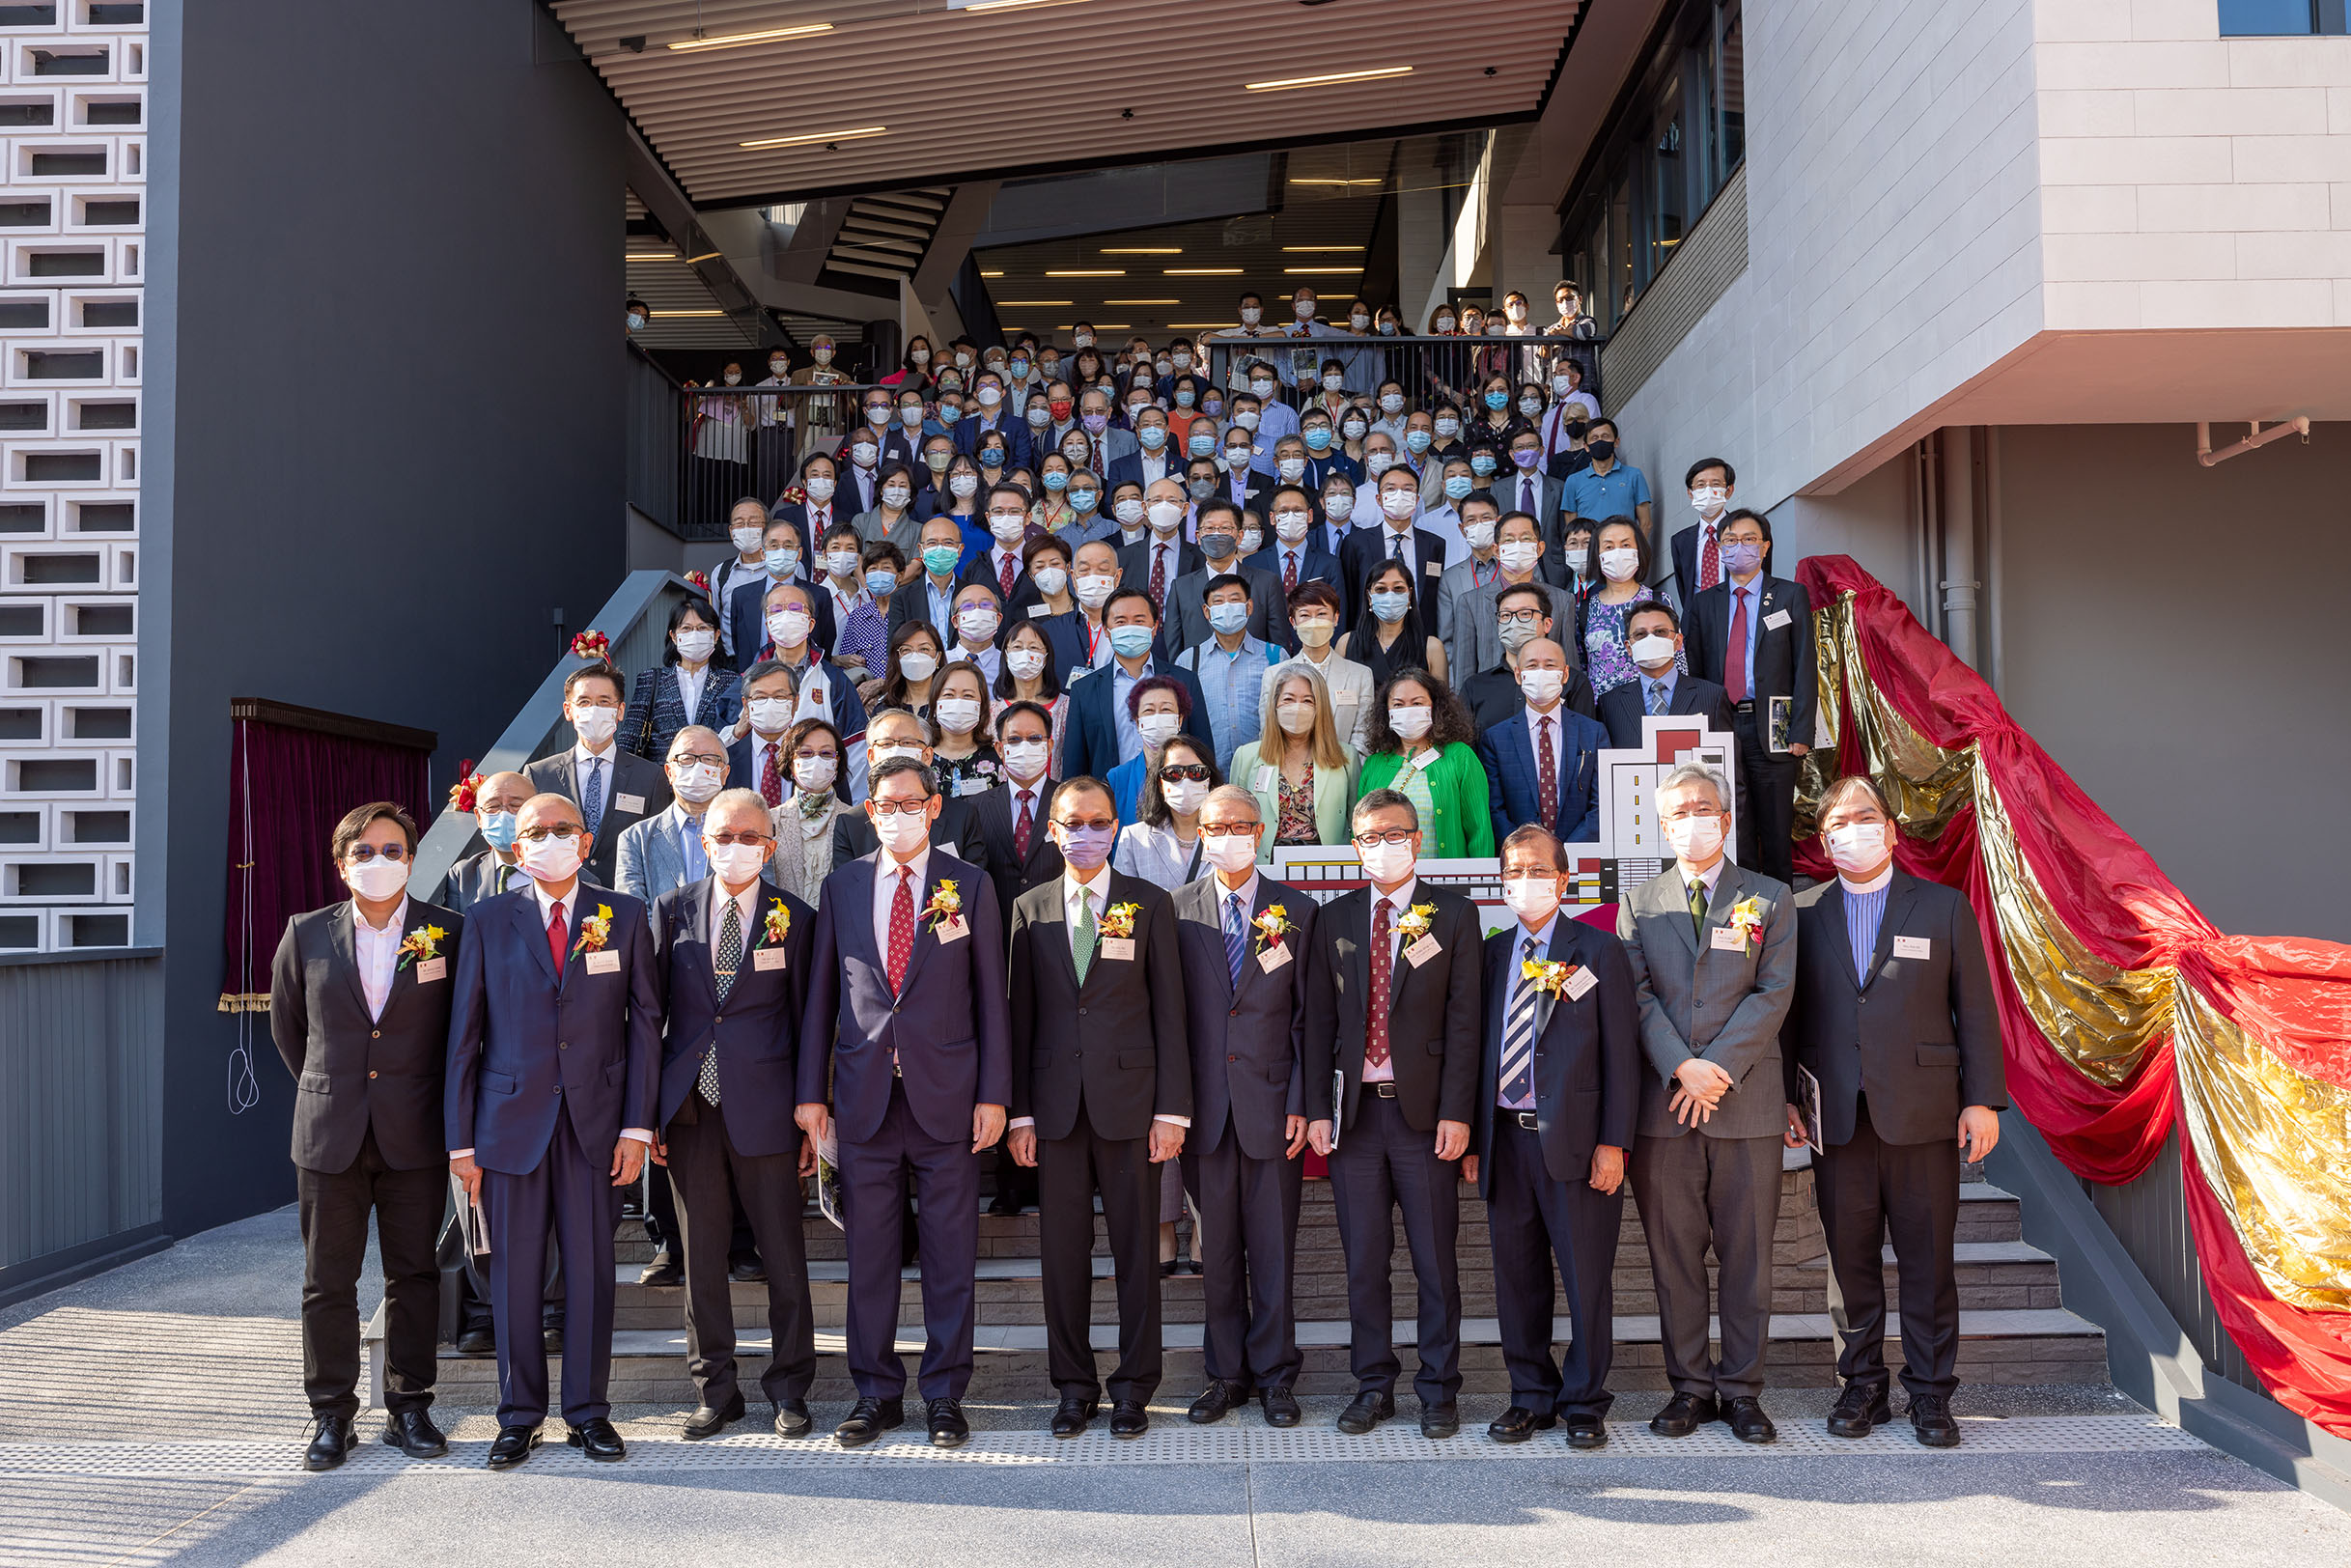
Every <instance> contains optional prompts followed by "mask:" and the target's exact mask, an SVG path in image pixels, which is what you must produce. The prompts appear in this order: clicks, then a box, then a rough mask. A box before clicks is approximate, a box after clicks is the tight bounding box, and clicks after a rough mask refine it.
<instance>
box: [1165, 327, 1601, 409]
mask: <svg viewBox="0 0 2351 1568" xmlns="http://www.w3.org/2000/svg"><path fill="white" fill-rule="evenodd" d="M1199 341H1200V342H1201V343H1202V344H1203V345H1205V346H1206V347H1207V349H1208V354H1209V361H1208V374H1209V376H1210V377H1211V378H1212V379H1214V380H1215V381H1216V382H1217V385H1219V386H1222V387H1225V388H1227V389H1228V390H1233V391H1239V390H1242V389H1243V388H1245V387H1246V386H1247V384H1248V378H1247V376H1246V375H1245V374H1244V372H1245V370H1246V368H1247V367H1248V366H1249V365H1250V363H1251V362H1252V361H1261V362H1263V363H1264V364H1265V365H1267V366H1268V367H1270V368H1271V369H1272V370H1273V378H1274V380H1275V381H1276V382H1278V383H1279V384H1280V387H1281V391H1280V394H1279V395H1280V396H1281V397H1282V398H1283V399H1284V400H1285V401H1287V402H1289V403H1291V404H1293V405H1298V404H1302V403H1305V402H1307V401H1310V400H1311V399H1313V398H1314V397H1316V396H1318V395H1319V394H1320V393H1321V392H1322V390H1323V385H1322V376H1323V368H1324V365H1325V364H1326V363H1327V362H1329V361H1331V360H1336V361H1338V365H1339V374H1340V375H1341V376H1342V377H1343V378H1345V379H1344V381H1343V383H1342V390H1344V391H1346V392H1349V393H1356V392H1377V391H1378V390H1379V388H1380V385H1381V383H1382V382H1384V381H1389V380H1393V381H1398V382H1401V383H1402V384H1403V387H1404V395H1405V396H1406V397H1407V398H1408V399H1410V400H1411V406H1413V407H1415V408H1423V407H1427V406H1430V405H1431V404H1432V403H1435V402H1438V401H1441V400H1448V399H1449V400H1451V401H1454V402H1457V403H1461V404H1463V405H1465V406H1466V405H1468V404H1469V403H1470V402H1471V401H1472V400H1473V399H1475V398H1476V397H1477V396H1478V394H1479V393H1480V392H1482V391H1483V390H1484V388H1485V386H1486V383H1487V382H1489V381H1491V380H1492V379H1493V378H1495V377H1497V376H1501V377H1505V378H1508V379H1509V381H1510V382H1511V384H1512V386H1513V388H1514V389H1515V388H1516V387H1517V386H1518V385H1519V384H1521V383H1525V382H1531V383H1533V384H1534V385H1537V386H1540V387H1543V388H1545V389H1546V390H1547V391H1548V389H1549V387H1550V384H1551V374H1552V366H1553V361H1554V360H1556V359H1557V358H1558V357H1559V356H1560V355H1562V354H1564V355H1565V356H1566V357H1567V358H1569V359H1571V360H1573V361H1574V362H1575V364H1576V367H1577V369H1578V370H1580V371H1581V373H1582V375H1583V383H1582V386H1581V390H1582V391H1585V392H1589V393H1590V394H1591V395H1592V396H1593V397H1594V398H1599V397H1601V396H1602V395H1603V394H1602V392H1601V388H1600V350H1602V348H1604V347H1605V346H1606V344H1607V341H1608V340H1607V339H1605V338H1602V337H1600V336H1597V335H1594V336H1591V337H1549V336H1544V337H1511V336H1507V335H1503V334H1497V333H1487V334H1484V335H1482V336H1479V337H1459V336H1455V337H1402V336H1398V337H1381V336H1377V335H1375V336H1372V337H1367V338H1358V337H1357V336H1355V335H1354V334H1353V333H1344V334H1339V335H1335V336H1319V335H1318V336H1315V337H1297V338H1294V337H1285V336H1281V335H1279V334H1277V333H1273V332H1269V333H1268V334H1267V335H1265V336H1262V337H1241V336H1238V335H1236V334H1233V333H1217V334H1204V335H1203V336H1202V337H1201V338H1200V339H1199Z"/></svg>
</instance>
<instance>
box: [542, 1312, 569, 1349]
mask: <svg viewBox="0 0 2351 1568" xmlns="http://www.w3.org/2000/svg"><path fill="white" fill-rule="evenodd" d="M539 1342H540V1343H541V1344H542V1345H545V1346H546V1353H547V1354H548V1355H549V1356H561V1355H562V1354H563V1308H561V1307H557V1308H556V1309H555V1310H553V1311H552V1312H547V1313H544V1314H542V1315H541V1317H540V1319H539Z"/></svg>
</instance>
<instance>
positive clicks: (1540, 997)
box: [1469, 910, 1643, 1199]
mask: <svg viewBox="0 0 2351 1568" xmlns="http://www.w3.org/2000/svg"><path fill="white" fill-rule="evenodd" d="M1525 937H1526V929H1525V927H1524V926H1522V925H1520V924H1519V923H1518V922H1517V921H1515V920H1514V921H1512V922H1511V924H1510V925H1509V927H1508V928H1507V929H1506V930H1502V931H1497V932H1496V933H1495V934H1494V935H1493V936H1491V937H1488V938H1486V1045H1485V1056H1484V1066H1483V1069H1482V1070H1481V1073H1480V1075H1479V1078H1478V1090H1477V1128H1476V1131H1475V1132H1474V1133H1472V1134H1470V1138H1469V1147H1470V1149H1471V1150H1472V1151H1473V1152H1474V1153H1475V1154H1476V1155H1477V1157H1478V1162H1477V1192H1478V1196H1480V1197H1483V1198H1489V1199H1490V1198H1492V1197H1493V1196H1494V1126H1495V1122H1496V1120H1497V1117H1499V1116H1500V1115H1501V1114H1502V1111H1501V1108H1500V1106H1497V1104H1496V1102H1497V1100H1499V1099H1500V1097H1501V1086H1502V1085H1501V1071H1502V1033H1503V1030H1504V1029H1505V1028H1506V1027H1507V1025H1508V1023H1509V1017H1508V1013H1509V1007H1510V979H1511V976H1512V975H1513V974H1515V973H1517V972H1518V969H1519V966H1520V964H1521V963H1522V962H1523V953H1524V948H1523V945H1522V944H1523V943H1524V942H1525ZM1543 956H1544V957H1545V958H1547V959H1549V960H1551V961H1552V962H1553V963H1556V964H1571V965H1574V966H1576V967H1577V968H1580V969H1588V970H1590V971H1591V974H1592V977H1593V980H1594V982H1595V984H1594V985H1593V986H1592V987H1591V988H1590V989H1589V990H1587V991H1585V992H1584V994H1582V995H1581V996H1577V997H1572V998H1571V997H1570V996H1568V994H1566V993H1565V992H1559V993H1557V994H1553V993H1550V992H1537V993H1536V994H1535V1047H1534V1052H1535V1053H1534V1089H1535V1138H1536V1141H1537V1142H1539V1143H1540V1144H1541V1145H1542V1148H1543V1168H1544V1170H1545V1171H1546V1172H1548V1173H1549V1174H1550V1176H1551V1179H1552V1180H1553V1181H1554V1182H1573V1183H1581V1182H1584V1181H1587V1180H1589V1179H1590V1176H1591V1169H1592V1151H1593V1150H1594V1149H1595V1148H1597V1147H1599V1146H1600V1145H1601V1144H1604V1143H1605V1144H1607V1145H1609V1147H1610V1148H1614V1149H1623V1150H1625V1151H1626V1152H1628V1153H1630V1152H1631V1150H1632V1148H1633V1126H1634V1123H1635V1121H1636V1120H1637V1118H1638V1116H1639V1114H1640V1080H1641V1078H1642V1076H1643V1075H1642V1073H1641V1057H1640V999H1639V997H1638V995H1637V994H1636V991H1635V987H1634V984H1633V965H1632V962H1631V961H1630V960H1628V959H1627V958H1626V957H1625V949H1624V943H1622V942H1620V941H1618V940H1617V939H1616V938H1613V937H1611V936H1609V934H1608V933H1607V932H1605V931H1601V930H1597V929H1595V928H1594V927H1592V926H1588V925H1586V924H1584V923H1583V922H1582V921H1581V920H1578V919H1575V918H1574V917H1572V916H1570V915H1569V914H1568V913H1567V912H1566V911H1565V910H1561V911H1559V913H1558V914H1556V915H1554V916H1553V923H1552V928H1551V943H1550V945H1549V946H1548V947H1546V948H1545V949H1544V950H1543Z"/></svg>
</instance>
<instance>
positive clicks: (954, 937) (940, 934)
mask: <svg viewBox="0 0 2351 1568" xmlns="http://www.w3.org/2000/svg"><path fill="white" fill-rule="evenodd" d="M931 935H932V936H934V937H937V938H938V939H939V940H940V941H941V942H960V941H962V940H963V939H964V938H966V937H968V936H970V935H971V928H970V927H969V926H967V925H966V924H964V917H963V916H962V915H960V914H959V915H957V916H956V917H955V918H954V919H952V920H941V921H940V922H939V923H938V924H937V925H935V926H933V927H932V928H931Z"/></svg>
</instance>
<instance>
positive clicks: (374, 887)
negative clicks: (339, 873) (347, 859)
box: [343, 854, 408, 903]
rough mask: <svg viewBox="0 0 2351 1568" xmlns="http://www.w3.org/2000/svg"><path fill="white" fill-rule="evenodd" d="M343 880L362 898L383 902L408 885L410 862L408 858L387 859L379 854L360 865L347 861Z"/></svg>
mask: <svg viewBox="0 0 2351 1568" xmlns="http://www.w3.org/2000/svg"><path fill="white" fill-rule="evenodd" d="M343 880H344V881H345V882H349V883H350V888H351V891H352V892H354V893H356V894H358V895H359V896H360V897H361V898H366V899H374V900H375V901H377V902H378V903H381V902H382V901H383V900H385V899H388V898H391V897H393V896H394V895H395V894H397V893H398V892H399V891H400V890H401V889H402V888H404V887H406V886H407V885H408V862H407V860H406V858H402V859H399V860H387V859H385V858H384V857H383V856H382V855H380V854H378V855H377V856H376V857H375V858H374V859H372V860H368V861H365V862H363V863H361V864H358V865H351V864H349V863H346V864H345V866H344V867H343Z"/></svg>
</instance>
